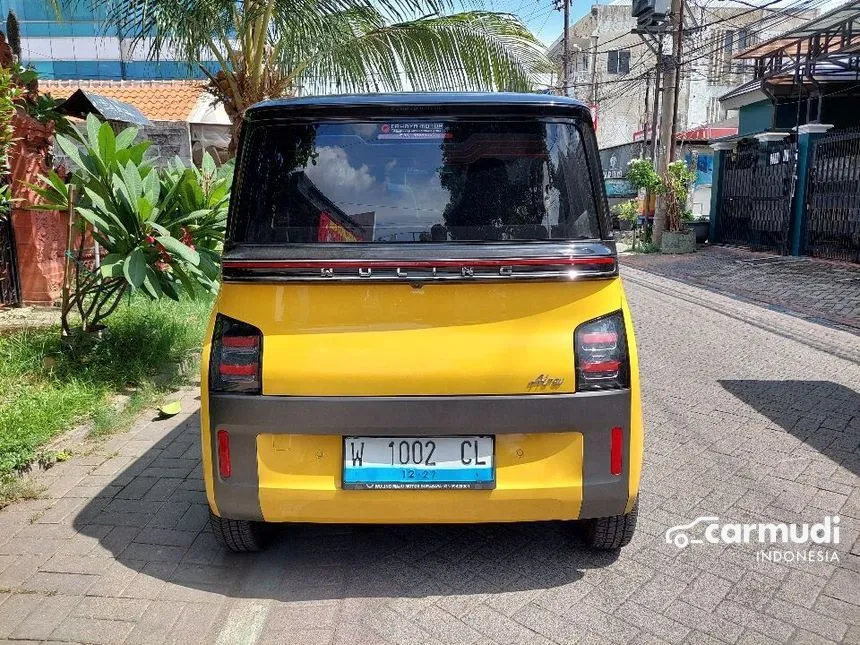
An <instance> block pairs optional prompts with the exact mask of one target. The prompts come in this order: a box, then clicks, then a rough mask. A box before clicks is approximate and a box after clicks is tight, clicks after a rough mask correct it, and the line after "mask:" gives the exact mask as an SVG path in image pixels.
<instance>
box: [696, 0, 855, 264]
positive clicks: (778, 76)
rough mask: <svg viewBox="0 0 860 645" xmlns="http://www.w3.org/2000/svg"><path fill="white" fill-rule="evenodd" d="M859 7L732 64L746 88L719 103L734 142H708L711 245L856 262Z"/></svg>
mask: <svg viewBox="0 0 860 645" xmlns="http://www.w3.org/2000/svg"><path fill="white" fill-rule="evenodd" d="M858 51H860V0H852V1H850V2H847V3H845V4H843V5H842V6H840V7H837V8H836V9H833V10H832V11H829V12H827V13H826V14H824V15H822V16H820V17H818V18H815V19H814V20H810V21H807V22H805V23H803V24H801V25H798V26H796V27H794V28H792V29H789V30H787V31H785V32H784V33H781V34H779V35H778V36H776V37H774V38H771V39H768V40H765V41H762V42H759V43H758V44H756V45H754V46H752V47H749V48H747V49H746V50H745V51H744V52H741V53H740V54H738V55H736V57H735V58H736V59H737V60H739V61H742V62H745V63H747V64H748V65H750V66H751V67H752V69H753V70H754V74H753V76H754V78H753V79H752V80H750V81H748V82H746V83H743V84H741V85H739V86H738V87H736V88H733V89H732V90H730V91H729V92H727V93H726V94H725V95H723V96H722V97H721V103H722V106H723V108H724V109H732V110H737V111H738V123H739V125H738V134H737V135H735V136H733V137H724V138H721V139H717V140H716V141H714V142H712V145H711V147H712V148H713V149H714V150H715V151H716V153H715V156H714V190H713V196H712V200H711V239H715V240H717V241H720V242H726V243H732V244H740V245H744V246H749V247H751V248H754V249H759V250H766V251H770V252H774V253H781V254H789V253H790V254H792V255H804V254H806V255H814V256H817V257H824V258H828V259H832V260H842V261H848V262H860V190H858V181H860V128H858V123H860V120H858V117H857V110H858V106H860V83H858V81H860V57H858V55H857V52H858Z"/></svg>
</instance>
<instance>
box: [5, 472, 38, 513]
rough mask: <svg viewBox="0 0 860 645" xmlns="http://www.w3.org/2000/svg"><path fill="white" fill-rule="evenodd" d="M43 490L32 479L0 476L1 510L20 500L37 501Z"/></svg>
mask: <svg viewBox="0 0 860 645" xmlns="http://www.w3.org/2000/svg"><path fill="white" fill-rule="evenodd" d="M43 490H44V488H43V487H42V486H39V485H38V484H37V483H36V481H35V480H34V479H33V478H32V477H13V476H10V475H8V474H7V475H5V476H0V508H5V507H6V506H8V505H9V504H11V503H12V502H15V501H18V500H20V499H37V498H38V497H39V495H41V494H42V491H43Z"/></svg>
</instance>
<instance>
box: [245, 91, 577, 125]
mask: <svg viewBox="0 0 860 645" xmlns="http://www.w3.org/2000/svg"><path fill="white" fill-rule="evenodd" d="M380 110H381V111H383V112H385V113H386V114H390V113H398V112H402V113H405V114H412V115H418V114H422V113H426V114H430V115H432V114H440V113H444V112H450V113H455V114H475V113H481V112H483V113H492V114H496V113H498V114H506V113H514V114H532V115H547V116H553V115H567V116H570V115H571V113H572V112H575V113H577V114H578V115H580V116H583V115H588V114H589V112H588V108H587V107H586V106H585V104H584V103H582V102H581V101H577V100H576V99H572V98H568V97H566V96H554V95H551V94H519V93H515V92H399V93H390V94H334V95H328V96H306V97H301V98H286V99H272V100H269V101H262V102H261V103H257V104H255V105H252V106H251V107H250V108H248V110H247V112H246V113H245V118H246V119H247V120H250V121H253V120H256V119H258V118H259V119H270V118H279V117H302V116H335V117H336V116H340V115H342V114H363V115H368V114H372V113H374V112H379V111H380Z"/></svg>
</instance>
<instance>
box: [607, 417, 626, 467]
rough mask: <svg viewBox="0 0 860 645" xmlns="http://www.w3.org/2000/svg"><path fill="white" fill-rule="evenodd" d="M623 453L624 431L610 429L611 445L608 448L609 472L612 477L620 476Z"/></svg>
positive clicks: (616, 428)
mask: <svg viewBox="0 0 860 645" xmlns="http://www.w3.org/2000/svg"><path fill="white" fill-rule="evenodd" d="M623 453H624V431H623V430H622V429H621V428H618V427H615V428H612V445H611V447H610V448H609V472H610V473H612V474H613V475H620V474H621V469H622V466H623V461H622V455H623Z"/></svg>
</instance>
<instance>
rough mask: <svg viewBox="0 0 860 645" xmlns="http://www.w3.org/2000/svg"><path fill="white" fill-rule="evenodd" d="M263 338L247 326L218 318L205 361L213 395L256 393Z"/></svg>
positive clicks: (255, 330) (251, 327) (257, 390)
mask: <svg viewBox="0 0 860 645" xmlns="http://www.w3.org/2000/svg"><path fill="white" fill-rule="evenodd" d="M262 345H263V335H262V334H261V333H260V330H259V329H257V328H256V327H254V326H252V325H249V324H247V323H243V322H240V321H238V320H233V319H232V318H227V317H226V316H218V319H217V320H216V321H215V333H214V335H213V338H212V356H211V358H210V360H209V389H210V390H211V391H213V392H240V393H245V394H259V393H260V390H261V378H260V373H261V372H260V361H261V357H262V351H261V350H262Z"/></svg>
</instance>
